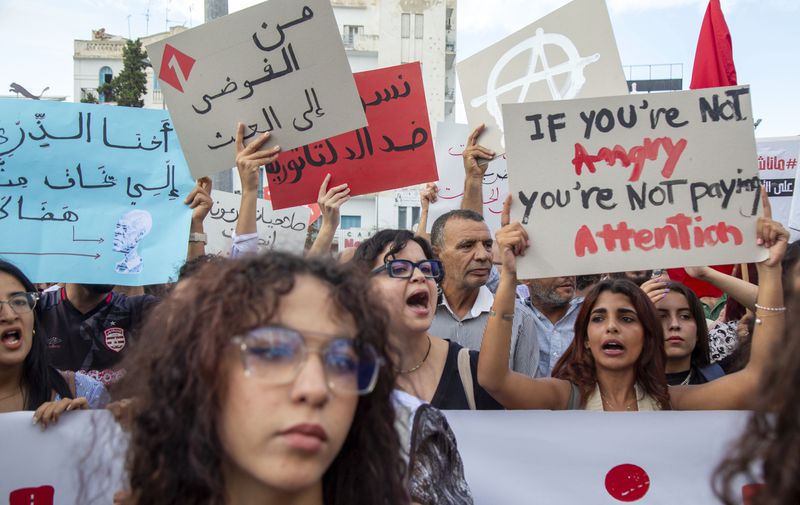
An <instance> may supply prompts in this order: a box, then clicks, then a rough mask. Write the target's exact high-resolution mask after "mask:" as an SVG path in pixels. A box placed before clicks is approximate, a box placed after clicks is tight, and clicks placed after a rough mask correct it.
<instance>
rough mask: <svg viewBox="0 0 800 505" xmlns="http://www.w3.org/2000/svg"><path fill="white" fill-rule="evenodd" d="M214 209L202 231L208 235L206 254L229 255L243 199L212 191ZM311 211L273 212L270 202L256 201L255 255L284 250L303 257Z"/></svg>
mask: <svg viewBox="0 0 800 505" xmlns="http://www.w3.org/2000/svg"><path fill="white" fill-rule="evenodd" d="M211 198H212V199H213V200H214V207H213V208H212V209H211V212H210V213H209V215H208V217H207V218H206V220H205V221H204V222H203V228H204V229H205V231H206V234H207V235H208V244H207V245H206V253H208V254H221V255H223V256H229V255H230V253H231V243H232V242H233V240H232V238H231V237H232V236H233V232H234V231H235V230H236V223H237V222H238V220H239V207H240V206H241V202H242V197H241V196H240V195H237V194H234V193H227V192H225V191H217V190H212V191H211ZM310 218H311V209H309V208H308V207H291V208H288V209H281V210H272V204H270V202H269V200H262V199H258V200H257V201H256V229H257V230H258V252H259V253H265V252H267V251H272V250H276V251H285V252H291V253H295V254H303V249H304V248H305V244H306V234H307V229H308V221H309V219H310Z"/></svg>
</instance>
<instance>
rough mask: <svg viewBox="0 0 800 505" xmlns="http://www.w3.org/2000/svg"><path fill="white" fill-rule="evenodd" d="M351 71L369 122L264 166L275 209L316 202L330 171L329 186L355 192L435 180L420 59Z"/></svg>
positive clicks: (286, 153)
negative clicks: (412, 61)
mask: <svg viewBox="0 0 800 505" xmlns="http://www.w3.org/2000/svg"><path fill="white" fill-rule="evenodd" d="M353 75H354V77H355V80H356V86H357V87H358V93H359V95H360V96H361V102H360V104H359V108H360V109H361V110H363V111H365V112H366V115H367V119H368V121H369V126H368V127H366V128H361V129H358V130H355V131H352V132H349V133H345V134H343V135H339V136H337V137H334V138H329V139H326V140H323V141H320V142H314V143H312V144H308V145H305V146H303V147H299V148H297V149H292V150H289V151H284V152H283V153H281V155H280V157H279V158H278V160H277V161H275V162H274V163H270V164H269V165H267V166H266V173H267V183H268V184H269V189H270V194H271V198H272V204H273V207H274V208H275V209H283V208H286V207H294V206H297V205H303V204H307V203H310V202H316V201H317V197H318V195H319V187H320V185H321V184H322V181H323V179H325V176H326V175H327V174H328V173H330V174H331V181H330V184H329V187H331V186H337V185H339V184H342V183H345V182H346V183H348V184H349V188H350V194H351V195H353V196H355V195H363V194H367V193H374V192H376V191H384V190H387V189H395V188H403V187H406V186H412V185H414V184H419V183H423V182H429V181H435V180H436V179H437V175H436V158H435V156H434V153H433V142H432V138H431V128H430V123H429V121H428V107H427V105H426V102H425V90H424V89H423V87H422V72H421V70H420V65H419V63H408V64H405V65H398V66H394V67H387V68H382V69H378V70H370V71H368V72H359V73H357V74H353Z"/></svg>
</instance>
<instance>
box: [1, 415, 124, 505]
mask: <svg viewBox="0 0 800 505" xmlns="http://www.w3.org/2000/svg"><path fill="white" fill-rule="evenodd" d="M32 417H33V412H30V411H27V412H11V413H7V414H0V430H2V431H3V433H4V435H3V437H4V438H3V450H2V451H0V467H2V468H3V476H2V477H0V496H2V497H3V500H4V501H3V503H4V504H8V505H54V504H55V505H60V504H80V505H108V504H109V503H112V502H113V500H112V498H113V496H114V493H115V492H117V491H119V490H121V489H126V487H127V486H126V485H125V471H124V470H125V451H126V450H127V445H128V437H127V436H126V434H125V433H124V432H123V431H122V429H121V428H120V426H119V425H118V424H117V423H116V422H115V421H114V418H113V417H112V415H111V413H110V412H108V411H105V410H88V411H77V412H65V413H64V414H63V415H62V416H61V417H60V418H59V420H58V424H51V425H50V426H49V427H48V428H47V429H46V430H45V431H42V430H41V428H40V427H39V426H34V425H33V424H31V418H32ZM5 500H8V501H5Z"/></svg>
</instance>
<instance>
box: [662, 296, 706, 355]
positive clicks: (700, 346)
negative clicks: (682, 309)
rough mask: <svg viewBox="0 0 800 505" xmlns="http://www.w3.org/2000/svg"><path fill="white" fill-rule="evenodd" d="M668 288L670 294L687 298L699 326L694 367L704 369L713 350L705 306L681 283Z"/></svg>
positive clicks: (694, 350) (694, 353)
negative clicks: (710, 346) (709, 340)
mask: <svg viewBox="0 0 800 505" xmlns="http://www.w3.org/2000/svg"><path fill="white" fill-rule="evenodd" d="M666 287H667V288H669V291H670V293H680V294H682V295H683V296H684V297H685V298H686V303H687V304H688V305H689V312H691V313H692V318H693V319H694V322H695V325H696V326H697V339H696V342H697V343H696V344H695V346H694V349H692V360H691V361H692V367H694V368H703V367H706V366H708V365H710V364H711V350H710V348H709V344H708V324H707V323H706V314H705V311H703V304H701V303H700V300H699V299H698V298H697V295H696V294H695V293H694V291H692V290H691V289H689V287H688V286H686V285H685V284H683V283H681V282H675V281H669V282H667V285H666Z"/></svg>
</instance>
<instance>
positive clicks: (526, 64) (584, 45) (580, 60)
mask: <svg viewBox="0 0 800 505" xmlns="http://www.w3.org/2000/svg"><path fill="white" fill-rule="evenodd" d="M456 73H457V74H458V82H459V83H460V86H461V94H462V97H463V100H464V109H465V110H466V113H467V121H468V122H469V124H470V126H472V127H475V126H478V125H479V124H481V123H484V124H485V125H486V130H485V131H484V133H483V134H482V135H481V145H483V146H484V147H488V148H489V149H492V150H493V151H495V152H497V153H504V152H505V149H506V144H505V141H504V140H503V133H504V132H506V131H507V129H506V128H505V127H504V123H503V115H502V114H501V110H500V108H501V106H502V105H503V104H506V103H522V102H538V101H545V100H568V99H571V98H590V97H596V96H611V95H627V94H628V84H627V82H626V81H625V74H624V72H623V71H622V63H620V59H619V52H618V51H617V43H616V40H615V39H614V31H613V30H612V28H611V19H610V18H609V16H608V9H607V8H606V4H605V1H604V0H573V1H572V2H570V3H568V4H567V5H565V6H563V7H561V8H560V9H558V10H555V11H553V12H551V13H550V14H548V15H547V16H545V17H543V18H541V19H539V20H538V21H535V22H534V23H532V24H530V25H528V26H526V27H525V28H523V29H521V30H519V31H518V32H516V33H514V34H512V35H509V36H508V37H506V38H505V39H503V40H501V41H499V42H497V43H495V44H494V45H492V46H489V47H487V48H486V49H484V50H482V51H480V52H479V53H477V54H475V55H473V56H470V57H469V58H467V59H465V60H463V61H461V62H459V63H458V64H457V65H456Z"/></svg>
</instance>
